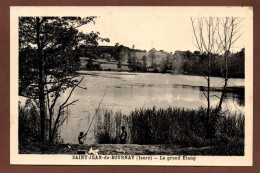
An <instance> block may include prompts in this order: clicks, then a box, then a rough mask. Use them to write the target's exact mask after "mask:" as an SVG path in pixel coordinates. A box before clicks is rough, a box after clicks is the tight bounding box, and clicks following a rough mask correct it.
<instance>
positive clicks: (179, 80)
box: [61, 71, 244, 144]
mask: <svg viewBox="0 0 260 173" xmlns="http://www.w3.org/2000/svg"><path fill="white" fill-rule="evenodd" d="M80 73H81V76H84V79H83V81H82V82H81V84H80V86H82V87H87V90H83V89H80V88H77V89H75V91H74V92H73V95H72V97H71V100H75V99H78V100H79V101H78V102H77V103H76V104H75V105H73V106H70V107H69V108H68V114H67V116H68V118H67V119H66V121H65V122H64V124H63V126H62V129H61V138H62V139H63V142H64V143H77V136H78V134H79V132H81V131H83V132H86V131H87V130H88V128H89V125H90V122H91V120H92V117H93V115H94V114H95V110H96V108H97V107H98V105H99V103H100V101H101V99H102V96H103V94H104V92H105V90H106V88H108V89H107V92H106V95H105V97H104V99H103V102H102V103H101V106H100V107H101V109H103V110H105V109H111V110H113V111H114V112H116V111H121V112H122V113H123V114H126V115H127V114H129V113H130V111H132V110H134V109H136V108H151V107H153V106H156V107H157V108H167V107H169V106H171V107H184V108H190V109H196V108H198V107H201V106H203V107H206V106H207V101H206V98H205V96H204V95H203V92H202V90H203V86H205V87H206V86H207V81H206V80H205V78H204V77H201V76H185V75H171V74H159V73H128V72H90V71H81V72H80ZM229 81H230V83H229V87H243V86H244V79H230V80H229ZM222 82H223V79H222V78H217V77H212V78H211V85H212V86H213V87H221V86H223V83H222ZM220 94H221V93H220V92H211V95H212V97H211V104H212V106H214V105H216V104H217V103H218V101H219V99H218V98H217V97H216V96H220ZM213 95H216V96H213ZM223 108H224V109H228V110H229V111H232V112H244V96H243V94H241V93H233V92H230V93H227V95H226V97H225V103H223ZM95 121H96V120H94V122H93V124H92V126H91V127H90V132H89V134H88V135H87V139H86V141H85V143H88V144H90V143H94V142H95V139H94V137H93V136H94V130H93V129H94V125H95Z"/></svg>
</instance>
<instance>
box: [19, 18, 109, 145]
mask: <svg viewBox="0 0 260 173" xmlns="http://www.w3.org/2000/svg"><path fill="white" fill-rule="evenodd" d="M95 19H96V17H95V16H90V17H84V18H81V17H20V18H19V62H20V64H19V65H20V66H19V94H20V95H23V96H25V97H29V98H33V99H35V100H36V99H37V100H39V105H40V117H41V123H40V126H41V137H42V139H41V140H42V142H43V143H44V141H45V138H46V135H45V131H46V125H45V124H46V123H48V126H49V128H48V129H49V141H50V142H53V141H54V137H55V136H57V135H56V134H57V131H58V127H59V126H60V125H61V124H62V122H63V121H64V119H60V118H61V115H63V114H64V108H65V107H67V106H69V105H72V104H73V103H75V102H76V101H77V100H74V101H72V102H70V101H69V98H70V96H71V93H72V92H73V90H74V89H75V87H76V86H78V85H79V83H80V82H78V79H76V78H75V77H76V76H75V75H74V72H75V70H76V69H78V55H79V54H78V53H77V52H76V50H77V48H78V46H79V45H80V44H82V43H84V44H85V45H86V46H88V47H89V46H97V45H98V41H99V40H101V41H109V39H103V38H101V37H99V34H100V33H98V32H97V33H94V32H91V33H88V34H85V33H82V32H79V31H78V29H77V28H78V27H81V26H83V25H86V24H88V23H90V22H95ZM31 72H33V73H31ZM81 80H82V79H81ZM67 89H70V93H69V96H68V97H67V98H65V101H64V102H63V103H61V105H60V106H59V108H58V111H55V110H54V109H55V105H56V103H57V99H58V98H60V96H61V94H62V93H63V92H65V91H66V90H67ZM46 106H47V108H46ZM46 110H47V111H48V116H49V117H48V118H47V112H46ZM47 119H49V122H46V120H47Z"/></svg>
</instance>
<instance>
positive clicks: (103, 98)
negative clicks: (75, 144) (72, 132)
mask: <svg viewBox="0 0 260 173" xmlns="http://www.w3.org/2000/svg"><path fill="white" fill-rule="evenodd" d="M107 88H108V87H107ZM107 88H106V90H105V92H104V95H103V97H102V99H101V101H100V103H99V105H98V108H97V110H96V112H95V114H94V116H93V118H92V120H91V123H90V125H89V127H88V130H87V132H86V133H85V135H83V137H84V139H83V140H85V138H86V136H87V134H88V132H89V129H90V127H91V124H92V122H93V120H94V118H95V116H96V114H97V112H98V110H99V107H100V105H101V103H102V101H103V99H104V97H105V95H106V92H107Z"/></svg>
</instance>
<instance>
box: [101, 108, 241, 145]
mask: <svg viewBox="0 0 260 173" xmlns="http://www.w3.org/2000/svg"><path fill="white" fill-rule="evenodd" d="M210 111H211V115H212V116H211V117H210V121H207V119H206V116H207V110H206V109H205V108H199V109H197V110H189V109H181V108H171V107H170V108H168V109H156V108H155V107H154V108H152V109H150V108H147V109H142V108H141V109H136V110H134V111H132V112H131V113H130V115H129V116H125V115H122V114H121V113H120V112H119V113H116V114H113V112H112V111H108V110H106V111H105V114H104V115H103V116H104V119H103V121H101V118H100V125H99V130H97V133H96V137H97V140H98V141H99V143H112V142H111V141H113V139H115V138H116V137H118V136H119V132H118V131H119V130H118V129H119V128H120V126H121V125H124V126H126V130H127V132H128V143H132V144H169V145H181V146H191V147H203V146H207V145H215V144H214V143H215V142H216V141H221V142H226V143H227V144H231V143H233V142H236V141H237V142H238V141H241V140H242V141H243V139H244V125H245V124H244V123H245V119H244V115H242V114H229V113H225V114H218V113H217V112H216V109H211V110H210Z"/></svg>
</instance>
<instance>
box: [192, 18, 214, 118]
mask: <svg viewBox="0 0 260 173" xmlns="http://www.w3.org/2000/svg"><path fill="white" fill-rule="evenodd" d="M191 24H192V29H193V33H194V36H195V40H196V42H195V46H196V47H197V49H199V51H200V53H201V54H206V56H207V65H206V71H207V74H203V76H204V77H205V79H206V80H207V94H206V93H204V92H203V94H204V96H205V97H206V99H207V102H208V107H207V119H208V120H209V118H210V97H211V96H210V77H211V61H212V58H213V56H214V54H217V53H218V52H219V46H218V45H217V44H216V40H217V28H218V20H217V19H216V18H213V17H209V18H206V17H199V18H191Z"/></svg>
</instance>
